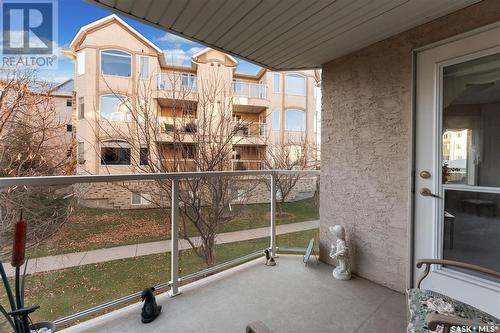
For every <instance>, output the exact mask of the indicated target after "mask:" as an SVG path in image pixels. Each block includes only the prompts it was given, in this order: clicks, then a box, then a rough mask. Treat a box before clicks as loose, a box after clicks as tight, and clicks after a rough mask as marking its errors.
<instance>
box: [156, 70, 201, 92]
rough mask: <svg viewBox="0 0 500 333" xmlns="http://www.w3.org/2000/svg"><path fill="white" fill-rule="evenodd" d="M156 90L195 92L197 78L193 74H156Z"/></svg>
mask: <svg viewBox="0 0 500 333" xmlns="http://www.w3.org/2000/svg"><path fill="white" fill-rule="evenodd" d="M157 88H158V90H169V91H177V92H197V91H198V78H197V77H196V76H195V75H193V74H170V73H161V74H158V85H157Z"/></svg>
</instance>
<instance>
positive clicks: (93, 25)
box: [69, 14, 162, 53]
mask: <svg viewBox="0 0 500 333" xmlns="http://www.w3.org/2000/svg"><path fill="white" fill-rule="evenodd" d="M111 21H116V22H118V23H120V24H121V25H123V26H124V27H125V28H126V29H127V30H129V31H130V32H131V33H132V34H133V35H135V36H136V37H137V38H138V39H140V40H141V41H142V42H144V43H145V44H146V45H148V46H150V47H152V48H153V49H154V50H155V51H157V52H158V53H162V50H161V49H160V48H159V47H158V46H156V45H155V44H153V43H152V42H151V41H150V40H149V39H147V38H146V37H144V36H143V35H142V34H141V33H140V32H139V31H137V30H135V29H134V28H132V27H131V26H130V25H129V24H127V23H126V22H125V21H124V20H122V19H121V18H119V17H118V16H117V15H116V14H111V15H108V16H106V17H103V18H102V19H99V20H97V21H94V22H92V23H89V24H87V25H84V26H83V27H81V28H80V30H78V33H77V34H76V35H75V37H74V38H73V40H72V41H71V43H70V44H69V47H70V49H74V48H75V47H76V45H77V44H78V43H79V42H80V41H81V40H83V38H84V37H85V35H86V34H87V33H88V32H89V31H91V30H92V29H95V28H97V27H99V26H101V25H104V24H106V23H109V22H111Z"/></svg>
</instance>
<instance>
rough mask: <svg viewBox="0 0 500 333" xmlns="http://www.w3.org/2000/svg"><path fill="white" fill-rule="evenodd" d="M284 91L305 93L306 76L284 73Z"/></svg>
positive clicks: (296, 93)
mask: <svg viewBox="0 0 500 333" xmlns="http://www.w3.org/2000/svg"><path fill="white" fill-rule="evenodd" d="M285 93H286V94H288V95H300V96H305V94H306V78H305V77H304V76H302V75H300V74H287V75H285Z"/></svg>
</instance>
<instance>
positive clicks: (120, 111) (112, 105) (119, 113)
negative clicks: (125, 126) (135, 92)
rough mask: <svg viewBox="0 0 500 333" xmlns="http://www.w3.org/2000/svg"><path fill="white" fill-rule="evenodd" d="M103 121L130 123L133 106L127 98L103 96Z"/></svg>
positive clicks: (101, 102)
mask: <svg viewBox="0 0 500 333" xmlns="http://www.w3.org/2000/svg"><path fill="white" fill-rule="evenodd" d="M100 105H101V119H106V120H111V121H130V120H131V118H132V117H131V112H130V111H131V106H130V103H129V99H128V97H127V96H122V95H102V96H101V101H100Z"/></svg>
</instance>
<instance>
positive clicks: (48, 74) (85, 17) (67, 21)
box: [39, 0, 260, 82]
mask: <svg viewBox="0 0 500 333" xmlns="http://www.w3.org/2000/svg"><path fill="white" fill-rule="evenodd" d="M110 14H112V13H111V12H110V11H108V10H105V9H103V8H100V7H97V6H93V5H89V4H88V3H85V2H83V1H81V0H59V2H58V29H59V30H58V40H57V41H56V42H57V47H58V48H59V49H60V50H61V51H62V50H67V49H69V44H70V42H71V40H72V39H73V38H74V37H75V35H76V34H77V32H78V30H80V28H81V27H82V26H84V25H86V24H89V23H91V22H93V21H95V20H98V19H100V18H103V17H105V16H107V15H110ZM120 18H122V19H123V20H124V21H125V22H127V23H128V24H129V25H131V26H132V27H133V28H134V29H136V30H137V31H138V32H140V33H141V34H142V35H144V36H145V37H146V38H148V39H149V40H150V41H152V42H153V43H154V44H155V45H156V46H158V47H159V48H160V49H162V50H164V52H166V54H167V57H166V59H167V61H168V62H174V63H176V64H179V63H184V64H186V63H188V64H189V59H190V57H191V55H193V54H195V53H197V52H199V51H200V50H202V49H203V48H204V46H203V45H201V44H198V43H194V42H192V41H189V40H186V39H183V38H180V37H177V36H175V35H173V34H169V33H167V32H165V31H162V30H159V29H156V28H154V27H151V26H149V25H146V24H143V23H140V22H138V21H135V20H133V19H129V18H127V17H124V16H120ZM237 60H238V62H239V65H238V67H237V69H236V70H237V71H238V72H240V73H247V74H255V73H257V72H258V71H259V69H260V67H258V66H256V65H253V64H251V63H249V62H247V61H244V60H242V59H238V58H237ZM39 76H40V78H42V79H44V80H48V81H55V82H63V81H65V80H67V79H70V78H72V77H73V62H72V60H70V59H68V58H66V57H65V56H63V55H62V54H60V55H59V57H58V68H57V69H56V70H54V69H51V70H41V71H40V73H39Z"/></svg>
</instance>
